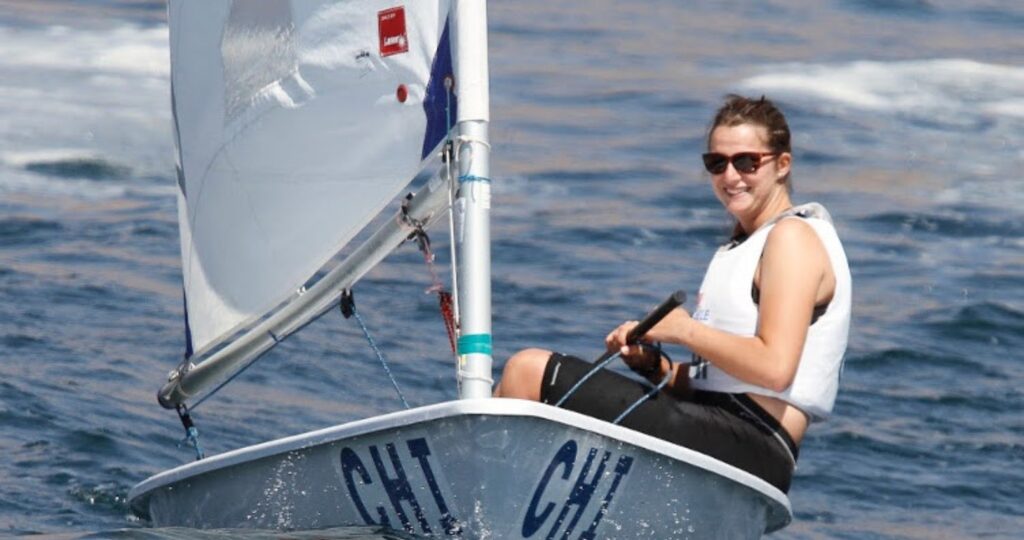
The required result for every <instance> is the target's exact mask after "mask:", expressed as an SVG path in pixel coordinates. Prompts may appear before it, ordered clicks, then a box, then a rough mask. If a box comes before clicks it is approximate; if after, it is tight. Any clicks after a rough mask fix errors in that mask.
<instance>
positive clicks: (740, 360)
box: [608, 219, 835, 391]
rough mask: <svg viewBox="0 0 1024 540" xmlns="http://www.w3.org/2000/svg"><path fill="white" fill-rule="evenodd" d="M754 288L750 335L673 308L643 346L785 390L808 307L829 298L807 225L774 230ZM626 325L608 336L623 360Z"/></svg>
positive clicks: (821, 251)
mask: <svg viewBox="0 0 1024 540" xmlns="http://www.w3.org/2000/svg"><path fill="white" fill-rule="evenodd" d="M755 283H756V284H757V285H758V287H759V289H760V291H761V294H760V305H759V311H758V314H759V317H758V320H759V322H758V328H757V333H756V334H755V335H754V336H752V337H744V336H737V335H734V334H730V333H728V332H723V331H721V330H717V329H714V328H711V327H710V326H707V325H705V324H702V323H701V322H699V321H695V320H693V319H692V318H691V317H690V316H689V314H688V313H686V311H684V310H682V309H678V310H675V311H673V312H672V313H671V314H669V315H668V316H667V317H665V318H664V319H663V320H662V321H661V322H660V323H659V324H657V325H655V327H654V328H652V329H651V331H650V332H648V333H647V336H646V337H645V341H647V340H649V341H661V342H663V343H677V344H680V345H683V346H685V347H687V348H689V349H690V350H691V351H693V352H694V353H696V354H698V355H700V356H702V357H704V358H706V359H708V360H709V361H710V362H711V363H713V364H715V365H716V366H717V367H718V368H720V369H722V370H723V371H725V372H726V373H728V374H730V375H732V376H733V377H736V378H737V379H740V380H742V381H745V382H747V383H750V384H755V385H758V386H763V387H765V388H769V389H771V390H775V391H783V390H785V389H786V388H788V387H789V385H790V384H792V382H793V378H794V377H795V376H796V369H797V365H798V364H799V362H800V356H801V354H802V353H803V346H804V340H805V338H806V337H807V330H808V328H809V327H810V323H811V317H812V314H813V312H814V306H815V305H817V304H819V303H821V302H823V301H827V300H828V299H830V298H831V295H832V293H833V291H834V289H835V278H834V276H833V275H832V270H831V264H830V262H829V258H828V254H827V252H826V251H825V247H824V246H823V245H822V243H821V241H820V240H819V239H818V235H817V234H816V233H815V232H814V230H813V229H812V228H811V226H810V225H808V224H806V223H804V222H802V221H800V220H797V219H785V220H783V221H781V222H780V223H778V224H777V225H775V227H774V228H773V229H772V231H771V232H770V233H769V234H768V239H767V241H766V243H765V248H764V252H763V254H762V256H761V263H760V266H759V271H758V273H757V277H756V278H755ZM738 286H743V287H747V286H748V285H746V284H738ZM632 326H635V324H632V323H626V324H624V325H622V326H620V327H619V328H617V329H616V330H615V331H613V332H612V334H611V335H609V339H608V344H609V346H615V345H618V346H619V347H623V351H624V355H627V354H636V353H637V352H636V351H634V348H633V347H624V341H623V340H624V339H625V335H626V333H627V332H628V331H629V329H630V328H632Z"/></svg>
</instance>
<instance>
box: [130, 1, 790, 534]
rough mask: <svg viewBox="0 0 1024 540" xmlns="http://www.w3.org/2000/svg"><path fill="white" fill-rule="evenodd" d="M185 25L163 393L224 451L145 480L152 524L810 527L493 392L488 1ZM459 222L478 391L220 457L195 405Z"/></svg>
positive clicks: (293, 9)
mask: <svg viewBox="0 0 1024 540" xmlns="http://www.w3.org/2000/svg"><path fill="white" fill-rule="evenodd" d="M168 19H169V26H170V34H169V36H170V54H171V67H172V71H171V94H172V100H171V101H172V108H173V112H174V131H175V135H176V149H177V157H178V161H177V165H178V167H177V178H178V185H179V194H178V197H179V223H180V230H181V255H182V271H183V276H184V289H185V294H184V297H185V302H184V304H185V329H186V338H187V346H186V354H185V361H184V362H182V363H181V365H180V366H178V367H177V369H175V370H174V371H172V372H171V374H170V376H169V378H168V380H167V382H166V383H165V384H164V385H163V386H162V387H161V388H160V390H159V391H158V398H159V401H160V403H161V404H162V405H163V406H164V407H166V408H169V409H175V410H177V412H178V414H179V416H180V417H181V419H182V422H183V425H184V427H185V429H186V430H187V433H188V434H189V435H190V437H191V438H192V441H193V443H195V445H194V446H195V450H196V453H197V457H201V458H202V459H197V460H196V461H193V462H190V463H187V464H185V465H181V466H179V467H176V468H172V469H170V470H167V471H165V472H161V473H159V474H156V475H155V476H153V477H151V478H148V479H146V480H144V481H143V482H141V483H140V484H138V485H137V486H135V487H134V488H133V489H132V490H131V492H130V494H129V504H130V507H131V510H132V512H133V513H134V514H136V515H137V516H139V517H140V518H142V519H144V520H146V521H147V522H148V523H150V524H152V525H153V526H157V527H168V526H175V527H193V528H204V529H206V528H260V529H276V530H281V529H285V530H315V529H324V528H332V527H342V526H378V527H386V528H390V529H394V530H398V531H404V532H405V533H408V534H410V535H415V536H423V537H459V538H503V539H505V538H524V539H530V538H547V539H551V538H556V537H557V538H562V539H569V538H573V539H577V538H579V539H593V538H629V539H635V538H662V539H663V538H758V537H760V536H761V535H762V534H765V533H768V532H771V531H774V530H777V529H779V528H782V527H784V526H785V525H786V524H788V523H789V521H790V520H791V518H792V513H791V509H790V505H789V500H788V498H787V497H786V495H785V494H783V493H782V492H780V491H779V490H777V489H776V488H774V487H773V486H771V485H769V484H768V483H766V482H764V481H763V480H761V479H759V478H757V477H754V476H752V475H750V474H749V473H746V472H744V471H741V470H739V469H736V468H734V467H732V466H729V465H726V464H724V463H722V462H719V461H717V460H715V459H713V458H710V457H708V456H706V455H703V454H700V453H697V452H694V451H692V450H689V449H686V448H682V447H679V446H676V445H673V444H670V443H668V442H665V441H663V440H660V439H657V438H654V437H651V436H648V435H644V434H642V433H638V432H635V431H632V430H630V429H627V428H624V427H621V426H618V425H615V424H612V423H608V422H605V421H601V420H597V419H594V418H590V417H587V416H584V415H580V414H577V413H575V412H572V411H567V410H564V409H561V408H557V407H554V406H550V405H546V404H540V403H534V402H527V401H521V400H511V399H493V398H491V397H490V395H491V386H492V382H493V381H492V374H491V371H492V366H491V364H492V358H491V350H492V343H491V292H490V239H489V237H490V231H489V227H490V218H489V213H490V205H491V196H490V170H489V169H490V167H489V154H490V145H489V143H488V123H489V102H488V91H489V89H488V64H487V21H486V2H485V0H416V1H415V2H406V3H402V1H401V0H386V1H385V0H348V1H338V0H259V1H257V0H244V1H243V0H236V1H216V2H189V1H185V0H170V1H169V2H168ZM438 155H440V156H442V159H437V157H438ZM429 167H437V171H438V172H437V173H436V174H435V173H432V172H431V171H429V170H428V171H427V172H426V173H425V172H424V171H425V170H426V169H427V168H429ZM424 174H426V175H427V176H428V177H429V178H430V179H429V181H425V182H422V183H423V184H424V185H423V186H422V187H421V188H420V189H419V191H418V192H416V193H415V194H410V195H408V197H407V198H406V199H404V202H403V204H402V205H401V209H400V210H399V211H397V212H396V213H395V215H394V216H392V217H391V218H390V219H386V220H383V225H381V226H380V227H379V228H378V229H376V230H375V231H372V232H364V233H361V232H360V231H361V230H362V229H363V228H365V227H366V226H367V224H368V223H370V222H371V221H373V220H374V219H375V218H377V216H378V215H379V214H381V212H383V211H384V210H385V208H387V207H388V205H389V204H393V202H394V201H395V200H396V199H399V198H401V196H402V192H403V190H405V189H407V187H408V186H409V185H410V182H411V181H412V180H413V179H414V178H417V177H420V178H422V177H423V175H424ZM445 216H448V217H449V218H450V219H449V221H450V225H451V226H455V227H456V228H457V234H453V238H456V239H457V241H456V242H453V245H456V244H457V246H458V261H459V262H458V265H457V266H458V267H457V271H456V272H455V279H454V280H453V281H457V286H458V287H457V291H456V298H455V300H456V302H455V306H456V310H455V311H456V312H457V318H456V323H455V325H454V332H455V333H456V335H455V336H453V341H454V342H456V343H457V347H456V357H457V373H458V377H457V380H456V381H453V383H454V384H457V385H458V397H459V399H456V400H453V401H449V402H443V403H437V404H433V405H428V406H423V407H416V408H410V409H406V410H401V411H398V412H393V413H389V414H384V415H381V416H375V417H372V418H366V419H363V420H358V421H355V422H350V423H346V424H342V425H337V426H333V427H327V428H325V429H322V430H318V431H313V432H309V433H303V434H299V435H294V436H290V437H285V438H282V439H278V440H273V441H269V442H265V443H262V444H257V445H255V446H250V447H246V448H240V449H237V450H234V451H229V452H226V453H223V454H220V455H216V456H211V457H203V455H202V453H201V450H200V446H199V444H198V442H197V441H196V439H195V437H194V435H195V432H194V426H192V425H191V418H190V416H189V406H190V405H192V406H194V404H195V403H196V402H197V401H198V400H202V399H205V397H206V396H208V395H209V392H211V391H215V390H216V388H218V385H223V384H224V383H225V381H229V380H230V379H231V377H233V376H234V375H235V374H237V373H238V372H239V370H242V369H244V368H245V367H247V366H249V365H251V363H252V362H253V361H254V360H255V359H256V358H259V357H260V356H261V355H263V354H264V353H266V352H267V351H268V350H270V349H272V348H273V347H274V346H275V345H276V344H277V343H279V342H281V341H282V340H284V339H285V338H287V337H288V336H290V335H292V334H293V333H295V332H297V331H299V330H301V329H302V328H303V327H304V326H305V325H307V324H308V323H309V322H311V321H312V320H314V319H316V318H317V317H319V316H321V315H322V314H324V313H325V312H327V311H329V310H332V309H335V308H336V307H337V305H338V303H339V298H341V297H342V296H343V293H344V292H345V291H348V290H351V288H352V286H353V285H354V284H355V283H356V282H357V281H358V280H359V279H360V277H362V276H363V275H364V274H365V273H366V272H367V271H368V270H370V269H371V268H373V266H374V265H376V264H378V263H379V262H380V261H381V260H382V259H383V258H384V257H385V256H386V255H387V254H388V253H389V252H391V251H392V250H394V249H395V248H396V247H397V246H399V245H400V244H401V243H402V242H404V241H406V239H407V238H408V237H409V236H410V235H416V234H417V233H418V232H419V231H422V229H423V227H426V226H429V225H430V224H431V223H434V222H436V221H439V220H442V218H444V217H445ZM453 216H454V217H453ZM378 221H379V220H378ZM361 234H362V235H364V236H365V239H364V240H362V243H361V244H360V245H358V246H349V247H350V248H351V251H350V253H349V255H348V256H347V257H346V258H344V259H343V260H341V261H340V262H337V263H335V262H332V261H334V260H335V258H336V257H337V255H338V253H339V252H340V251H341V250H342V249H343V248H346V246H348V244H349V243H350V242H352V241H353V239H354V238H357V236H359V235H361ZM325 265H327V266H329V268H327V269H325V268H324V267H325ZM314 277H317V278H318V279H314ZM677 302H678V299H677ZM669 307H671V306H669ZM211 389H213V390H211ZM204 393H205V395H204Z"/></svg>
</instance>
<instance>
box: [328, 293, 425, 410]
mask: <svg viewBox="0 0 1024 540" xmlns="http://www.w3.org/2000/svg"><path fill="white" fill-rule="evenodd" d="M340 308H341V314H342V315H344V316H345V318H346V319H347V318H349V317H350V316H355V318H356V322H357V323H359V328H360V329H362V331H363V335H364V336H366V341H368V342H369V343H370V348H371V349H373V352H374V354H376V355H377V360H379V361H380V365H382V366H384V372H385V373H387V374H388V378H389V379H391V385H392V386H394V387H395V392H396V393H398V399H400V400H402V405H403V406H404V407H405V408H406V409H408V408H409V402H408V401H406V400H405V396H404V395H403V394H402V389H401V388H399V387H398V381H396V380H395V376H394V374H392V373H391V368H390V367H388V363H387V361H385V360H384V353H382V352H381V351H380V348H379V347H377V342H375V341H374V340H373V336H371V335H370V330H369V329H367V328H366V323H365V322H363V318H362V317H360V316H359V312H358V311H356V302H355V299H354V298H353V296H352V291H351V290H349V289H345V290H344V291H342V292H341V305H340Z"/></svg>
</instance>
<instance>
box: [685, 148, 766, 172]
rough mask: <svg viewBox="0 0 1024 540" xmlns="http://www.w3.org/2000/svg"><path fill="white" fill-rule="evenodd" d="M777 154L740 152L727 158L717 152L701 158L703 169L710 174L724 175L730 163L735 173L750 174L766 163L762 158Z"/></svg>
mask: <svg viewBox="0 0 1024 540" xmlns="http://www.w3.org/2000/svg"><path fill="white" fill-rule="evenodd" d="M778 154H779V153H778V152H740V153H738V154H733V155H731V156H727V155H725V154H719V153H718V152H708V153H707V154H704V155H703V156H701V157H703V158H704V168H705V169H707V170H708V172H709V173H711V174H722V173H724V172H725V169H727V168H728V167H729V163H730V162H731V163H732V166H733V168H734V169H736V172H740V173H743V174H751V173H755V172H757V170H758V169H759V168H761V165H763V164H764V161H766V160H765V159H764V158H766V157H769V156H777V155H778Z"/></svg>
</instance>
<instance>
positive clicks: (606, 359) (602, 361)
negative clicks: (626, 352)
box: [555, 351, 619, 407]
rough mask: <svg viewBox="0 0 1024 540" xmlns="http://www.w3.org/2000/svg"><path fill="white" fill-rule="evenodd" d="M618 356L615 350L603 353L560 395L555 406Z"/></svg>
mask: <svg viewBox="0 0 1024 540" xmlns="http://www.w3.org/2000/svg"><path fill="white" fill-rule="evenodd" d="M618 357H619V353H618V352H617V351H616V352H606V353H604V354H603V355H602V356H601V358H598V359H597V362H595V363H594V367H592V368H590V371H588V372H587V374H586V375H584V376H583V377H580V380H578V381H576V384H574V385H572V388H570V389H569V391H568V392H566V393H565V395H563V396H562V399H560V400H558V402H557V403H555V407H561V406H562V404H563V403H565V400H567V399H569V396H571V395H573V393H575V392H576V390H578V389H579V387H581V386H583V383H585V382H587V379H589V378H591V377H593V376H594V375H595V374H596V373H597V372H598V371H601V370H602V369H603V368H604V367H605V366H607V365H608V364H610V363H611V362H612V360H615V359H616V358H618Z"/></svg>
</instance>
